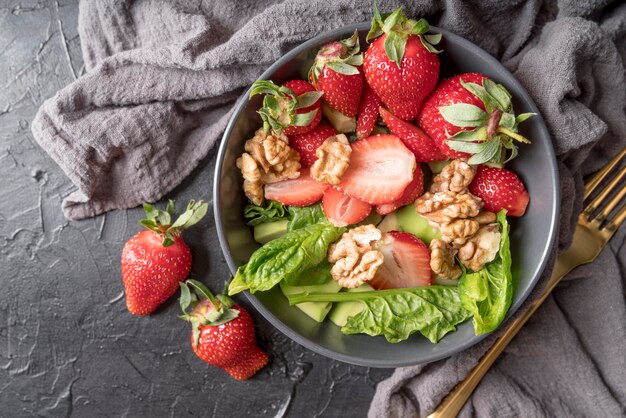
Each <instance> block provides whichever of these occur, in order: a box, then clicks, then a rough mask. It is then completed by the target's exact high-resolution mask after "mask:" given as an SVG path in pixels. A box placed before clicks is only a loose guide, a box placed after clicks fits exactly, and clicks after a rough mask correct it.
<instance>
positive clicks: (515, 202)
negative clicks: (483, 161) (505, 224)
mask: <svg viewBox="0 0 626 418" xmlns="http://www.w3.org/2000/svg"><path fill="white" fill-rule="evenodd" d="M469 191H470V193H472V194H473V195H474V196H476V197H479V198H480V199H482V201H483V202H484V204H485V206H484V207H483V208H484V209H485V210H488V211H489V212H494V213H497V212H499V211H501V210H502V209H506V210H507V215H508V216H523V215H524V213H525V212H526V207H527V206H528V202H529V200H530V197H529V195H528V191H527V190H526V187H524V183H522V181H521V180H520V179H519V177H517V175H516V174H515V173H514V172H512V171H509V170H506V169H504V168H495V167H487V166H484V165H481V166H479V167H478V170H477V171H476V175H475V176H474V179H473V180H472V182H471V183H470V185H469Z"/></svg>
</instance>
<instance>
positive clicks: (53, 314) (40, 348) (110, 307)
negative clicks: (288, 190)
mask: <svg viewBox="0 0 626 418" xmlns="http://www.w3.org/2000/svg"><path fill="white" fill-rule="evenodd" d="M90 1H91V0H90ZM77 15H78V5H77V1H74V0H72V1H62V0H57V1H55V0H52V1H19V0H16V1H7V0H0V178H1V179H2V181H1V183H0V280H1V283H2V291H1V293H0V416H10V417H18V416H44V417H49V416H50V417H59V416H78V417H98V416H116V417H117V416H130V417H138V416H150V417H161V416H177V417H178V416H188V415H195V416H204V417H213V416H216V417H217V416H220V417H231V416H234V417H238V416H255V417H256V416H263V417H265V416H268V417H282V416H294V417H318V416H324V417H335V416H336V417H339V416H364V415H365V413H366V411H367V409H368V406H369V402H370V399H371V397H372V395H373V393H374V389H375V385H376V383H377V382H379V381H380V380H382V379H383V378H385V377H386V376H388V375H389V374H390V373H391V371H390V370H379V369H368V368H363V367H357V366H349V365H346V364H343V363H338V362H336V361H332V360H329V359H327V358H324V357H322V356H319V355H316V354H313V353H312V352H310V351H308V350H306V349H304V348H303V347H301V346H299V345H297V344H296V343H294V342H292V341H291V340H289V339H288V338H286V337H284V336H283V335H282V334H281V333H279V332H278V331H276V330H275V329H273V328H272V326H271V325H269V324H268V323H267V322H266V321H265V320H263V319H262V318H261V317H260V316H259V315H258V314H257V313H256V312H254V311H252V312H251V313H252V315H253V316H254V318H255V320H256V323H257V326H258V337H259V340H260V344H261V345H262V347H264V348H265V349H267V350H268V351H269V352H270V353H271V362H270V364H269V366H268V367H266V368H265V369H264V370H263V371H261V372H260V373H259V374H258V375H257V376H256V377H254V378H253V379H251V380H249V381H247V382H241V383H240V382H236V381H235V380H233V379H231V378H230V377H229V376H228V375H227V374H226V373H225V372H223V371H222V370H220V369H216V368H213V367H211V366H208V365H206V364H205V363H203V362H202V361H200V360H199V359H198V358H197V357H196V356H195V355H194V354H193V352H192V350H191V347H190V346H189V340H188V339H189V325H188V324H187V323H185V322H183V321H181V320H179V319H178V318H177V317H176V315H177V314H178V309H179V308H178V305H177V303H176V300H175V298H173V299H172V300H170V301H169V302H168V303H166V304H165V306H163V307H161V308H160V309H159V310H158V311H157V312H156V313H155V314H154V315H151V316H150V317H148V318H139V317H134V316H132V315H130V314H129V313H128V311H127V310H126V306H125V301H124V292H123V290H124V289H123V286H122V281H121V277H120V267H119V256H120V251H121V249H122V246H123V244H124V242H125V240H126V239H128V238H129V237H131V236H132V235H133V234H135V233H136V232H137V231H139V229H140V227H139V225H138V220H139V219H140V218H141V215H142V213H141V210H139V209H134V210H127V211H122V210H120V211H114V212H110V213H108V214H106V215H103V216H99V217H96V218H93V219H88V220H84V221H80V222H70V221H68V220H67V219H65V218H64V217H63V215H62V213H61V200H62V199H63V197H65V196H66V195H68V194H69V193H70V192H71V191H72V190H73V189H74V188H73V186H72V184H71V183H70V182H69V180H68V179H67V178H66V177H65V175H64V174H63V172H62V171H61V170H60V169H59V167H58V166H57V165H56V164H55V163H54V161H52V159H51V158H50V157H48V156H47V155H46V153H45V152H44V151H43V150H42V149H41V148H40V147H39V146H38V145H37V143H36V142H35V141H34V139H33V137H32V135H31V133H30V123H31V120H32V118H33V116H34V115H35V112H36V110H37V108H38V107H39V105H40V104H41V103H42V102H43V100H45V99H46V98H48V97H50V96H52V95H53V94H54V93H55V92H56V91H57V90H59V89H60V88H62V87H63V86H65V85H67V84H69V83H71V82H72V80H74V79H75V77H78V76H80V75H81V74H82V73H83V71H84V68H83V65H82V59H81V55H80V42H79V38H78V34H77V30H76V21H77ZM214 160H215V150H214V151H213V152H212V153H211V155H209V156H208V157H207V158H206V159H205V161H204V162H203V163H202V164H201V166H200V167H199V168H198V169H197V170H196V171H195V172H194V173H193V174H192V176H190V178H189V179H187V181H185V182H184V184H182V185H181V186H179V187H178V188H177V189H176V190H175V191H174V193H172V194H170V195H169V196H167V197H168V198H175V199H177V200H179V201H180V202H181V203H183V202H186V201H187V200H188V199H190V198H196V199H206V200H208V199H210V196H211V184H212V177H213V168H214ZM186 238H187V242H188V243H189V245H190V246H191V247H192V250H193V253H194V267H193V275H194V276H195V277H197V278H200V279H202V280H204V281H205V283H208V284H209V285H211V286H212V287H213V288H214V290H215V289H220V288H221V284H222V283H223V281H224V279H226V278H227V274H228V273H227V267H226V263H225V262H224V259H223V257H222V254H221V252H220V249H219V245H218V243H217V237H216V234H215V227H214V225H213V213H212V212H210V213H209V215H208V216H207V217H206V219H205V220H204V221H203V222H202V223H201V224H200V225H199V226H198V227H196V228H194V229H193V230H190V231H188V233H187V234H186ZM238 300H239V302H242V303H244V300H243V298H239V299H238ZM244 305H245V306H248V305H247V304H245V303H244Z"/></svg>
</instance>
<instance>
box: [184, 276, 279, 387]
mask: <svg viewBox="0 0 626 418" xmlns="http://www.w3.org/2000/svg"><path fill="white" fill-rule="evenodd" d="M190 288H191V289H193V293H192V292H191V291H190ZM180 291H181V293H180V306H181V308H182V309H183V315H182V316H181V319H184V320H185V321H188V322H190V323H191V325H192V333H191V347H192V349H193V351H194V353H196V355H197V356H198V357H199V358H200V359H202V360H203V361H205V362H207V363H209V364H210V365H212V366H216V367H219V368H221V369H224V370H226V371H227V372H228V374H230V375H231V376H232V377H234V378H235V379H237V380H246V379H249V378H250V377H252V376H253V375H254V374H255V373H256V372H258V371H259V370H261V369H262V368H263V367H264V366H265V365H266V364H267V361H268V359H269V356H268V355H267V353H266V352H265V351H263V350H261V349H260V348H259V347H258V346H257V344H256V337H255V334H254V323H253V322H252V317H251V316H250V314H249V313H248V312H246V311H245V310H244V309H243V308H241V307H240V306H237V305H234V302H233V300H232V299H230V298H229V297H227V296H225V295H218V296H217V297H215V296H213V294H212V293H211V291H210V290H209V289H208V288H207V287H206V286H205V285H204V284H202V283H201V282H199V281H197V280H187V281H186V282H182V283H180ZM190 307H192V308H193V309H192V310H191V311H189V308H190Z"/></svg>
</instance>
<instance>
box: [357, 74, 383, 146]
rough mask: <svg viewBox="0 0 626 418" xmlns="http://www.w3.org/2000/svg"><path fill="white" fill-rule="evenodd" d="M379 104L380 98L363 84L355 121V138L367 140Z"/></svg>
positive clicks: (372, 127)
mask: <svg viewBox="0 0 626 418" xmlns="http://www.w3.org/2000/svg"><path fill="white" fill-rule="evenodd" d="M381 103H382V102H381V101H380V98H379V97H378V96H377V95H376V93H374V90H372V88H371V87H370V86H369V85H368V84H367V83H365V86H364V87H363V95H362V97H361V104H360V105H359V111H358V118H357V120H356V136H357V138H359V139H363V138H367V137H368V136H369V134H371V133H372V129H374V125H375V124H376V119H378V108H379V107H380V104H381Z"/></svg>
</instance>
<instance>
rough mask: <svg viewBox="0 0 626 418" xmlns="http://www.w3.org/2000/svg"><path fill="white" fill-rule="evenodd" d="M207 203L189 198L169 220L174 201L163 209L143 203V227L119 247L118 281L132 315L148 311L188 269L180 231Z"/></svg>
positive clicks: (187, 254) (188, 256)
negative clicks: (120, 267) (177, 214)
mask: <svg viewBox="0 0 626 418" xmlns="http://www.w3.org/2000/svg"><path fill="white" fill-rule="evenodd" d="M208 208H209V205H208V204H207V203H205V202H203V201H199V202H195V201H193V200H192V201H190V202H189V204H188V205H187V209H186V211H185V212H184V213H183V214H182V215H181V216H180V217H179V218H178V219H177V220H176V221H175V222H174V223H172V216H173V215H174V210H175V207H174V202H173V201H172V200H170V202H169V204H168V205H167V210H166V211H162V210H158V209H156V208H155V207H154V206H152V205H150V204H147V203H146V204H144V210H145V212H146V216H147V219H143V220H142V221H141V224H142V225H143V226H145V227H147V228H148V229H147V230H144V231H141V232H139V233H138V234H137V235H135V236H134V237H132V238H131V239H130V240H128V242H126V245H124V249H123V250H122V281H123V282H124V288H125V290H126V306H128V310H129V311H130V313H132V314H134V315H148V314H150V313H152V312H153V311H154V310H155V309H156V308H157V307H158V306H159V305H160V304H161V303H163V302H165V300H166V299H168V298H169V297H170V296H172V295H173V294H174V293H176V290H177V289H178V284H179V283H180V282H181V281H183V280H185V279H186V278H187V275H188V274H189V271H190V270H191V251H190V250H189V247H188V246H187V244H185V241H183V238H182V237H181V233H182V231H183V230H184V229H186V228H189V227H190V226H192V225H194V224H196V223H197V222H198V221H200V219H202V217H204V215H206V213H207V210H208Z"/></svg>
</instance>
